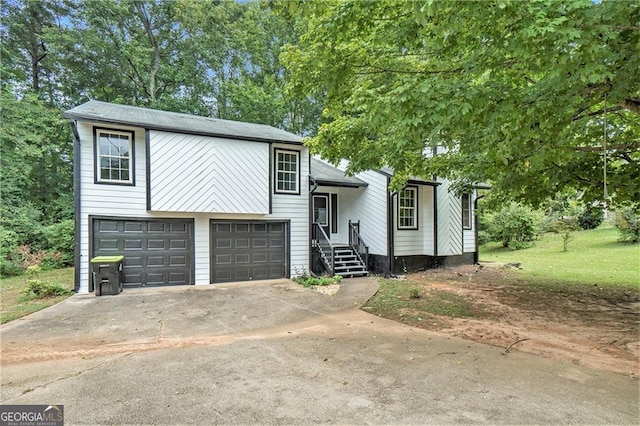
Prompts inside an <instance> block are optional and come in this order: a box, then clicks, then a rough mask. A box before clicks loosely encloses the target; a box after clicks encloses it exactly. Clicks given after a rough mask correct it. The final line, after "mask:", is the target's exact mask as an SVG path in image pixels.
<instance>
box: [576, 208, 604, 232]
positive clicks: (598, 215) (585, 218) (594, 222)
mask: <svg viewBox="0 0 640 426" xmlns="http://www.w3.org/2000/svg"><path fill="white" fill-rule="evenodd" d="M603 221H604V212H603V211H602V209H601V208H600V207H592V206H588V207H586V208H585V209H584V210H583V211H582V212H581V213H580V214H578V224H579V225H580V228H582V229H596V228H597V227H598V226H600V224H602V222H603Z"/></svg>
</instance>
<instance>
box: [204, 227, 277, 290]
mask: <svg viewBox="0 0 640 426" xmlns="http://www.w3.org/2000/svg"><path fill="white" fill-rule="evenodd" d="M286 231H287V225H286V223H284V222H275V223H274V222H261V223H260V222H232V223H225V222H216V221H212V222H211V242H212V244H211V247H212V249H211V251H212V253H211V280H212V282H214V283H221V282H229V281H248V280H265V279H274V278H283V277H286V276H287V275H288V274H287V270H288V268H287V266H286V265H287V264H288V257H287V254H286V252H287V241H286V236H287V232H286Z"/></svg>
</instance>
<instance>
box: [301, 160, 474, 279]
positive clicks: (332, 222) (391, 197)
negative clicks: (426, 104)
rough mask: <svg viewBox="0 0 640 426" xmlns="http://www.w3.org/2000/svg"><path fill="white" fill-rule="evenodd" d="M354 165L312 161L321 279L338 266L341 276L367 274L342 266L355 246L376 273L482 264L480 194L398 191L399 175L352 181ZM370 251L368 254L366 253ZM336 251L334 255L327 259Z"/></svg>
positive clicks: (419, 185) (418, 183)
mask: <svg viewBox="0 0 640 426" xmlns="http://www.w3.org/2000/svg"><path fill="white" fill-rule="evenodd" d="M347 166H348V162H347V161H342V163H341V164H340V165H338V167H337V168H333V167H331V166H330V165H329V164H327V163H325V162H323V161H321V160H320V159H317V158H312V159H311V176H310V183H311V186H312V187H311V190H310V198H311V201H310V202H311V212H312V226H313V228H312V241H319V242H320V243H315V246H316V247H317V249H316V250H315V251H314V254H315V256H312V259H313V266H314V268H313V269H314V270H316V272H317V271H319V270H321V269H323V268H324V269H325V270H327V269H329V268H330V265H333V267H334V268H337V270H336V271H337V272H341V271H343V270H347V271H352V270H353V271H356V272H357V271H359V269H358V268H353V269H351V268H348V267H347V266H348V262H347V263H346V264H345V263H344V262H341V260H342V256H341V254H342V250H343V249H344V248H348V247H350V246H353V247H354V251H355V252H356V254H357V252H358V251H360V253H359V255H358V256H357V257H358V258H359V260H360V259H361V260H362V262H361V263H362V264H364V265H366V270H367V271H369V272H378V273H391V274H403V273H406V272H411V271H417V270H423V269H428V268H436V267H441V266H454V265H459V264H465V263H466V264H472V263H476V262H477V249H476V247H477V232H476V231H477V229H476V228H477V226H476V223H475V220H474V201H475V200H476V197H477V190H476V189H474V190H473V191H471V192H469V193H466V194H462V195H456V194H454V193H453V192H451V191H449V189H450V182H448V181H446V180H438V181H430V180H423V179H419V178H414V179H411V180H409V181H408V182H407V185H406V186H405V187H404V188H403V189H402V190H401V191H399V192H392V191H390V189H389V184H390V181H391V178H392V177H393V171H392V170H390V169H388V168H385V169H383V170H379V171H374V170H369V171H366V172H363V173H359V174H356V175H355V176H353V177H347V176H346V175H345V174H344V171H345V170H346V168H347ZM325 210H326V212H327V213H325ZM325 239H326V240H327V241H328V242H329V243H330V244H328V243H327V241H324V240H325ZM363 244H364V245H365V246H366V250H363V249H362V248H360V249H359V250H358V247H361V246H362V245H363ZM329 245H330V246H332V247H333V251H332V252H331V253H329V255H327V252H329V251H330V250H331V249H330V247H329ZM345 246H346V247H345ZM336 247H337V249H338V253H335V250H336ZM349 254H350V253H349ZM320 263H322V264H323V265H322V266H320V265H319V264H320Z"/></svg>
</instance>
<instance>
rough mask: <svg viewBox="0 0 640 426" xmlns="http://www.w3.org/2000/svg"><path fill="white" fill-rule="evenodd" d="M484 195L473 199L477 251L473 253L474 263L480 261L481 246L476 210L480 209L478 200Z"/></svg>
mask: <svg viewBox="0 0 640 426" xmlns="http://www.w3.org/2000/svg"><path fill="white" fill-rule="evenodd" d="M476 193H477V190H476ZM484 197H485V196H484V195H481V196H479V197H476V198H475V199H474V200H473V226H474V228H475V229H474V237H475V242H476V251H475V252H474V253H473V264H474V265H477V264H479V263H480V246H479V245H478V215H477V214H476V211H477V210H478V200H480V199H481V198H484Z"/></svg>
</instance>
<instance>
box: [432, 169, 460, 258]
mask: <svg viewBox="0 0 640 426" xmlns="http://www.w3.org/2000/svg"><path fill="white" fill-rule="evenodd" d="M449 187H450V184H449V182H448V181H446V180H445V181H443V182H442V185H440V186H439V187H438V191H437V194H438V256H455V255H459V254H462V249H463V241H462V201H461V200H460V197H459V196H457V195H455V194H454V193H452V192H449Z"/></svg>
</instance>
